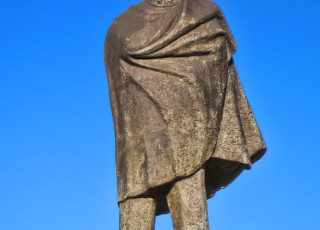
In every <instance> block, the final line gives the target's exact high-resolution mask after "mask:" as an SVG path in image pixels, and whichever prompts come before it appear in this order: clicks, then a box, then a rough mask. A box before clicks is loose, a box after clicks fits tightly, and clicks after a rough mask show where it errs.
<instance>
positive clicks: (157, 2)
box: [146, 0, 181, 7]
mask: <svg viewBox="0 0 320 230" xmlns="http://www.w3.org/2000/svg"><path fill="white" fill-rule="evenodd" d="M146 1H147V2H148V3H150V4H151V5H154V6H162V7H165V6H173V5H175V4H176V3H177V2H179V1H181V0H146Z"/></svg>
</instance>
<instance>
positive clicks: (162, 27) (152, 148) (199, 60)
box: [105, 0, 265, 214]
mask: <svg viewBox="0 0 320 230" xmlns="http://www.w3.org/2000/svg"><path fill="white" fill-rule="evenodd" d="M235 48H236V43H235V41H234V39H233V37H232V35H231V33H230V30H229V28H228V26H227V23H226V21H225V18H224V16H223V14H222V12H221V10H220V9H219V7H218V6H217V5H216V4H214V3H212V2H211V1H209V0H185V1H181V3H178V4H176V5H174V6H172V7H163V8H162V7H155V6H152V5H150V4H148V3H147V2H142V3H140V4H138V5H135V6H133V7H131V8H129V9H128V10H127V11H126V12H125V13H124V14H122V15H121V16H120V17H118V18H117V19H116V20H115V21H114V23H113V24H112V25H111V27H110V29H109V32H108V35H107V38H106V46H105V58H106V67H107V75H108V83H109V91H110V99H111V106H112V112H113V118H114V125H115V133H116V164H117V181H118V201H119V202H122V201H124V200H126V199H128V198H132V197H139V196H151V195H152V196H153V195H154V194H159V192H157V193H156V192H155V191H157V190H158V191H160V190H161V191H163V193H164V194H165V192H166V190H168V189H169V188H170V186H171V185H172V183H174V181H176V180H179V179H181V178H184V177H188V176H190V175H192V174H193V173H194V172H196V171H197V170H199V169H200V168H205V169H206V187H207V193H208V197H211V196H212V195H213V194H214V192H215V191H217V190H219V189H220V188H221V187H225V186H226V185H228V184H229V183H230V182H231V181H232V180H233V179H234V178H236V176H238V175H239V174H240V173H241V171H242V170H243V169H245V168H247V169H249V168H250V167H251V164H252V163H254V162H255V161H256V160H257V159H259V158H260V157H261V156H262V155H263V153H264V152H265V145H264V142H263V139H262V136H261V134H260V131H259V128H258V126H257V124H256V121H255V119H254V116H253V113H252V111H251V109H250V106H249V104H248V102H247V99H246V96H245V94H244V91H243V89H242V86H241V83H240V81H239V78H238V74H237V72H236V69H235V66H234V63H233V60H232V55H233V53H234V52H235ZM164 199H165V196H163V197H162V196H160V197H157V214H161V213H165V212H167V211H168V208H167V206H166V202H165V201H164Z"/></svg>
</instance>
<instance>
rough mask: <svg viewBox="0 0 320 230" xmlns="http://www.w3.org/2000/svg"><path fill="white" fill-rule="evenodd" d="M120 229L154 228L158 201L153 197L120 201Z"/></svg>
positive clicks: (145, 229)
mask: <svg viewBox="0 0 320 230" xmlns="http://www.w3.org/2000/svg"><path fill="white" fill-rule="evenodd" d="M119 206H120V219H119V229H120V230H154V223H155V210H156V203H155V200H154V199H152V198H132V199H129V200H126V201H124V202H121V203H120V205H119Z"/></svg>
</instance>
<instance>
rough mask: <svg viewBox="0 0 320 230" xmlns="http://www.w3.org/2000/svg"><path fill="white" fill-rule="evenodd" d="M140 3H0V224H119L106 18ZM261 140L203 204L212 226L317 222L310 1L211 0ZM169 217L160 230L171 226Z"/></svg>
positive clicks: (317, 29)
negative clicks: (258, 152) (251, 158)
mask: <svg viewBox="0 0 320 230" xmlns="http://www.w3.org/2000/svg"><path fill="white" fill-rule="evenodd" d="M137 2H139V1H137V0H131V1H129V0H113V1H111V0H94V1H92V0H91V1H89V0H86V1H84V0H78V1H76V0H68V1H62V0H55V1H53V0H29V1H22V0H10V1H1V3H0V20H1V23H0V31H1V36H0V80H1V81H0V229H1V230H107V229H118V207H117V202H116V200H117V192H116V175H115V172H116V170H115V155H114V134H113V123H112V117H111V110H110V106H109V98H108V88H107V79H106V75H105V69H104V61H103V45H104V37H105V34H106V32H107V29H108V27H109V25H110V24H111V22H112V21H113V19H114V18H115V17H116V16H117V15H119V14H120V13H121V12H123V11H125V10H126V9H127V8H128V7H129V5H131V4H135V3H137ZM216 3H218V4H219V5H220V7H221V8H222V9H223V11H224V13H225V16H226V18H227V20H228V22H229V25H230V27H231V30H232V32H233V34H234V37H235V38H236V40H237V42H238V44H239V47H238V50H237V53H236V55H235V62H236V65H237V67H238V71H239V74H240V78H241V80H242V83H243V86H244V88H245V91H246V93H247V96H248V99H249V101H250V103H251V106H252V108H253V111H254V113H255V115H256V118H257V121H258V124H259V125H260V128H261V131H262V133H263V136H264V138H265V141H266V143H267V146H268V152H267V154H266V155H265V157H264V158H263V159H262V160H261V161H260V162H258V163H257V164H255V165H254V167H253V169H252V170H251V171H246V172H244V173H243V174H242V175H241V176H240V177H239V178H238V179H237V180H236V181H235V182H234V183H233V184H231V185H230V186H229V187H227V188H226V189H225V190H222V191H220V192H218V193H217V194H216V196H215V197H214V198H212V199H211V200H209V201H208V206H209V220H210V227H211V229H217V230H244V229H245V230H270V229H276V230H278V229H279V230H280V229H281V230H283V229H290V230H305V229H308V230H318V229H319V224H320V222H319V213H320V197H319V196H320V183H319V182H320V169H319V163H320V151H319V144H320V135H319V130H320V122H319V118H320V103H319V99H320V96H319V85H320V80H319V77H320V76H319V71H320V69H319V61H320V60H319V52H320V49H319V35H320V18H319V12H320V3H319V1H317V0H304V1H298V0H292V1H289V0H268V1H267V0H264V1H263V0H260V1H257V0H256V1H253V0H241V1H236V0H217V1H216ZM170 229H172V227H171V220H170V216H169V215H164V216H160V217H158V218H157V221H156V230H170Z"/></svg>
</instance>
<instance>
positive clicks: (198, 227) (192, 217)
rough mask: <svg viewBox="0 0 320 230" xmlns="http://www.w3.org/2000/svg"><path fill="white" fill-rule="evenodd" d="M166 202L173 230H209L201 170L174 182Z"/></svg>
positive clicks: (203, 174) (203, 176)
mask: <svg viewBox="0 0 320 230" xmlns="http://www.w3.org/2000/svg"><path fill="white" fill-rule="evenodd" d="M167 201H168V205H169V209H170V213H171V218H172V222H173V227H174V229H175V230H209V223H208V212H207V196H206V188H205V172H204V170H203V169H201V170H200V171H198V172H197V173H195V174H194V175H192V176H190V177H188V178H185V179H183V180H180V181H178V182H176V183H175V185H174V186H173V187H172V189H171V191H170V192H169V194H168V196H167Z"/></svg>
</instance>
